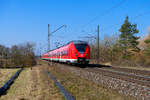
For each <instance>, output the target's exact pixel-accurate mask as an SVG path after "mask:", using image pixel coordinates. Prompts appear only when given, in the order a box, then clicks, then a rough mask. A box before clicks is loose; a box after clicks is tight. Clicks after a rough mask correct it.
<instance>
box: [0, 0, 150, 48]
mask: <svg viewBox="0 0 150 100" xmlns="http://www.w3.org/2000/svg"><path fill="white" fill-rule="evenodd" d="M121 2H122V3H121ZM115 5H117V6H115ZM149 5H150V0H0V34H1V35H0V44H4V45H7V46H12V45H14V44H20V43H25V42H34V43H36V45H37V48H39V45H40V44H41V47H42V48H43V49H46V48H47V32H48V24H50V31H51V32H52V31H53V30H55V29H56V28H58V27H60V26H61V25H63V24H66V25H67V28H62V29H60V30H59V31H57V32H56V33H55V34H54V36H53V37H51V48H55V42H57V41H58V42H61V43H62V44H64V43H66V42H68V41H71V40H77V39H82V38H80V37H83V36H87V34H92V35H94V34H96V27H97V24H99V25H100V38H101V39H103V37H104V36H105V35H112V34H114V33H119V32H118V30H119V28H120V26H121V24H122V23H123V21H124V19H125V17H126V16H127V15H128V16H129V20H130V22H131V23H137V25H138V29H139V35H140V36H142V35H143V34H146V33H147V32H146V28H147V27H148V26H150V20H149V19H150V6H149ZM114 6H115V7H114ZM112 7H114V8H112ZM136 16H139V17H136ZM93 19H94V20H93ZM89 22H90V23H89Z"/></svg>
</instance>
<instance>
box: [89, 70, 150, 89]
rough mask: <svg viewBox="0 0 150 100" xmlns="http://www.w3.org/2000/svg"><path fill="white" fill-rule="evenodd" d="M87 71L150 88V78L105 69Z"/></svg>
mask: <svg viewBox="0 0 150 100" xmlns="http://www.w3.org/2000/svg"><path fill="white" fill-rule="evenodd" d="M86 70H87V71H89V72H93V73H98V74H102V75H104V76H107V77H112V78H117V79H121V80H124V81H129V82H132V83H136V84H138V85H142V86H147V87H150V76H142V75H135V74H133V73H127V72H119V71H114V70H110V69H109V70H108V69H103V68H94V69H91V68H87V69H86Z"/></svg>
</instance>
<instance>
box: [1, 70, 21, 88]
mask: <svg viewBox="0 0 150 100" xmlns="http://www.w3.org/2000/svg"><path fill="white" fill-rule="evenodd" d="M17 70H18V69H0V87H2V86H3V85H4V84H5V83H6V82H7V81H8V80H9V79H10V78H11V76H12V75H13V74H15V73H16V72H17Z"/></svg>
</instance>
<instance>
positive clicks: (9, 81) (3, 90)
mask: <svg viewBox="0 0 150 100" xmlns="http://www.w3.org/2000/svg"><path fill="white" fill-rule="evenodd" d="M23 69H24V68H21V69H19V70H18V71H17V72H16V73H15V75H13V76H12V77H11V78H10V79H9V80H8V81H7V82H6V83H5V84H4V85H3V86H2V87H1V88H0V96H1V95H3V94H4V93H5V92H6V91H7V90H8V88H9V87H10V85H11V84H12V83H13V82H14V80H15V79H16V78H17V77H18V76H19V74H20V72H21V71H22V70H23Z"/></svg>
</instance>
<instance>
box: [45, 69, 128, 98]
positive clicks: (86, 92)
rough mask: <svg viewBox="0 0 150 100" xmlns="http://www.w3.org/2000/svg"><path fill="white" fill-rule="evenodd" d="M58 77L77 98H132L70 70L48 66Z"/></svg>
mask: <svg viewBox="0 0 150 100" xmlns="http://www.w3.org/2000/svg"><path fill="white" fill-rule="evenodd" d="M47 69H49V71H50V72H51V73H52V74H53V75H54V76H55V77H56V79H57V80H58V81H59V82H60V83H61V84H62V85H63V86H64V87H65V88H66V89H67V91H68V92H69V93H71V94H72V95H73V96H74V97H75V98H76V100H130V99H129V98H127V97H125V96H122V95H120V94H118V93H117V92H116V91H112V90H110V89H107V88H105V87H102V86H99V85H97V84H95V83H93V82H92V81H88V80H86V79H82V78H80V77H77V76H75V75H73V74H71V73H70V72H67V71H66V72H63V71H61V70H60V69H58V68H57V67H47Z"/></svg>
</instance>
